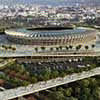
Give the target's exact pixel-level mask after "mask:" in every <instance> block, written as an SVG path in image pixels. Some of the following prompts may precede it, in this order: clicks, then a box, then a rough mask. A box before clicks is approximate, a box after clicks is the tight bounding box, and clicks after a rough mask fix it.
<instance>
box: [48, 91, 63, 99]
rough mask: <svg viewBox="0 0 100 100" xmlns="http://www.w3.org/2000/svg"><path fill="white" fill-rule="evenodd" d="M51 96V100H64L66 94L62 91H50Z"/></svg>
mask: <svg viewBox="0 0 100 100" xmlns="http://www.w3.org/2000/svg"><path fill="white" fill-rule="evenodd" d="M49 98H50V100H63V99H64V95H63V93H62V92H61V91H55V92H54V93H50V95H49Z"/></svg>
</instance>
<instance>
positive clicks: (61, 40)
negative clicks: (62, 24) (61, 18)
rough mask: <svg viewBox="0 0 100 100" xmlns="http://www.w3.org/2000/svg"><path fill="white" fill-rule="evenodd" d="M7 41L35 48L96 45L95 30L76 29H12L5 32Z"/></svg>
mask: <svg viewBox="0 0 100 100" xmlns="http://www.w3.org/2000/svg"><path fill="white" fill-rule="evenodd" d="M5 33H6V36H7V39H8V40H9V41H11V42H13V43H16V44H23V45H34V46H56V45H57V46H58V45H61V46H65V45H73V46H74V45H88V44H95V41H96V33H97V31H96V30H94V29H85V28H76V29H62V30H54V29H52V30H47V29H46V30H45V29H44V30H28V29H24V28H23V29H10V30H6V31H5Z"/></svg>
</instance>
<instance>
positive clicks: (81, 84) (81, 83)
mask: <svg viewBox="0 0 100 100" xmlns="http://www.w3.org/2000/svg"><path fill="white" fill-rule="evenodd" d="M89 84H90V82H89V80H88V79H83V80H81V81H79V85H80V86H81V87H88V86H89Z"/></svg>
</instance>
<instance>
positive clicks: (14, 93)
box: [0, 67, 100, 100]
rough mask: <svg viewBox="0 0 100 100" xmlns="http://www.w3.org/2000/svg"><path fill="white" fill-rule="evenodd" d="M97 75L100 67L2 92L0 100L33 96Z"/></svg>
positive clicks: (99, 73) (99, 72)
mask: <svg viewBox="0 0 100 100" xmlns="http://www.w3.org/2000/svg"><path fill="white" fill-rule="evenodd" d="M95 75H100V67H97V68H94V69H92V70H90V71H83V72H82V73H75V74H72V75H67V76H65V77H63V78H61V77H58V78H56V79H51V80H48V81H43V82H38V83H36V84H30V85H28V86H27V87H24V86H22V87H18V88H14V89H9V90H5V91H2V92H0V100H9V99H14V98H16V97H21V96H24V95H28V94H32V93H35V92H39V91H42V90H46V89H49V88H52V87H55V86H59V85H63V84H67V83H70V82H74V81H77V80H81V79H84V78H88V77H92V76H95Z"/></svg>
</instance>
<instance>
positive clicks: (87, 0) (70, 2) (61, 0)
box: [0, 0, 100, 6]
mask: <svg viewBox="0 0 100 100" xmlns="http://www.w3.org/2000/svg"><path fill="white" fill-rule="evenodd" d="M76 3H78V4H79V5H94V6H97V5H98V6H99V5H100V0H54V1H51V0H0V4H1V5H15V4H36V5H51V6H75V5H76Z"/></svg>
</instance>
